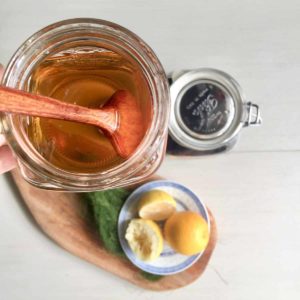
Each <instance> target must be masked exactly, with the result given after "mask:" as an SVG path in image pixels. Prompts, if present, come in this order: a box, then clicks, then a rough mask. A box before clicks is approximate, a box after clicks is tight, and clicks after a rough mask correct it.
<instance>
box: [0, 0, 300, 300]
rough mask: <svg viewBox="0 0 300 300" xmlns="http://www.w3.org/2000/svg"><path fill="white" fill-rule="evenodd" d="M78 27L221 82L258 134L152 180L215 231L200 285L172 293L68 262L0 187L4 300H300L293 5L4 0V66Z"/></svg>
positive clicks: (0, 26) (0, 22)
mask: <svg viewBox="0 0 300 300" xmlns="http://www.w3.org/2000/svg"><path fill="white" fill-rule="evenodd" d="M84 16H86V17H95V18H103V19H107V20H111V21H114V22H116V23H119V24H121V25H123V26H125V27H128V28H129V29H131V30H132V31H134V32H136V33H137V34H138V35H140V36H141V37H143V39H144V40H146V41H147V42H148V43H149V44H150V45H151V46H152V47H153V48H154V49H155V51H156V53H157V55H158V56H159V58H160V59H161V61H162V63H163V65H164V66H165V69H166V70H167V71H168V72H170V71H172V70H179V69H189V68H197V67H203V66H207V67H214V68H218V69H221V70H224V71H226V72H228V73H229V74H231V75H232V76H233V77H235V78H236V79H237V80H238V81H239V83H240V84H241V86H242V87H243V89H244V91H245V93H246V95H247V96H248V99H249V100H252V101H253V102H256V103H258V104H259V105H260V106H261V108H262V114H263V120H264V123H263V126H262V127H260V128H251V129H250V128H249V129H245V130H243V133H242V136H241V139H240V141H239V143H238V145H237V146H236V147H235V148H234V150H233V151H232V152H230V153H228V154H223V155H219V156H214V157H203V158H191V159H185V160H183V159H180V158H171V157H167V158H166V160H165V161H164V163H163V165H162V167H161V168H160V170H159V172H158V173H159V174H161V175H163V176H166V177H168V178H170V179H174V180H176V181H179V182H182V183H183V184H186V185H187V186H189V187H190V188H191V189H193V190H194V191H195V192H196V193H197V194H198V195H199V196H200V197H201V199H202V200H203V201H204V202H206V203H207V205H208V206H209V207H210V208H211V210H212V211H213V213H214V215H215V217H216V220H217V224H218V229H219V240H218V244H217V247H216V251H215V253H214V254H213V257H212V259H211V261H210V263H209V265H208V267H207V269H206V271H205V273H204V274H203V276H202V277H201V278H199V280H197V281H196V282H195V283H193V284H191V285H189V286H187V287H185V288H182V289H179V290H176V291H171V292H164V293H157V292H150V291H145V290H142V289H140V288H137V287H135V286H133V285H131V284H129V283H127V282H126V281H123V280H121V279H119V278H117V277H115V276H114V275H111V274H109V273H107V272H105V271H102V270H101V269H98V268H96V267H95V266H93V265H91V264H89V263H87V262H85V261H82V260H80V259H79V258H77V257H74V256H72V255H71V254H69V253H67V252H65V251H64V250H63V249H61V248H59V247H58V246H57V245H56V244H55V243H53V242H52V241H51V240H49V239H48V238H47V237H46V236H45V235H44V234H43V233H42V232H41V231H40V230H38V228H37V226H36V225H35V223H34V222H33V220H32V218H31V217H30V215H29V214H28V212H27V210H26V209H25V207H24V206H23V203H22V200H20V198H19V197H18V195H17V194H16V193H14V192H13V190H12V189H11V188H10V186H9V184H8V181H7V178H6V177H5V176H0V299H1V300H18V299H20V300H24V299H25V300H27V299H31V300H35V299H36V300H40V299H43V300H48V299H49V300H50V299H51V300H52V299H55V300H62V299H70V300H77V299H78V300H79V299H87V300H90V299H131V300H134V299H165V298H166V297H168V298H170V299H186V298H187V297H189V298H190V299H196V298H197V299H222V300H224V299H230V300H231V299H239V300H240V299H251V300H253V299H300V237H299V232H300V155H299V154H300V153H299V151H300V135H299V129H300V2H299V1H298V0H294V1H293V0H285V1H274V0H264V1H263V0H260V1H258V0H246V1H234V0H222V1H221V0H220V1H216V0H211V1H204V0H197V1H196V0H195V1H193V0H185V1H182V0H180V1H179V0H173V1H166V0H151V1H143V0H134V1H129V0H127V1H125V0H118V1H116V0H90V1H79V0H68V1H64V0H59V1H58V0H52V1H40V0H39V1H38V0H31V1H29V0H27V1H26V0H24V1H22V0H18V1H17V0H14V1H12V0H1V3H0V61H1V62H2V63H3V64H4V65H5V64H6V63H7V62H8V60H9V58H10V57H11V56H12V54H13V52H14V51H15V49H16V48H17V47H18V46H19V45H20V44H21V43H22V41H24V39H26V38H27V37H28V36H29V35H31V34H32V33H33V32H35V31H37V30H38V29H40V28H42V27H44V26H45V25H48V24H50V23H53V22H55V21H58V20H61V19H66V18H72V17H84Z"/></svg>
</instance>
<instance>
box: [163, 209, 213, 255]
mask: <svg viewBox="0 0 300 300" xmlns="http://www.w3.org/2000/svg"><path fill="white" fill-rule="evenodd" d="M164 235H165V238H166V240H167V242H168V244H169V245H170V246H171V247H172V248H173V249H174V250H175V251H177V252H179V253H181V254H184V255H194V254H197V253H199V252H201V251H203V250H204V249H205V248H206V246H207V244H208V241H209V230H208V225H207V223H206V221H205V220H204V219H203V218H202V216H200V215H199V214H197V213H195V212H192V211H184V212H177V213H175V214H173V215H172V216H171V217H170V218H169V219H168V220H167V221H166V223H165V226H164Z"/></svg>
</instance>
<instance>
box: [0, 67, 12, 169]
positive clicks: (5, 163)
mask: <svg viewBox="0 0 300 300" xmlns="http://www.w3.org/2000/svg"><path fill="white" fill-rule="evenodd" d="M2 75H3V66H2V65H1V64H0V81H1V77H2ZM15 166H16V160H15V158H14V157H13V154H12V152H11V150H10V149H9V147H8V146H7V145H5V137H4V135H2V134H0V174H2V173H5V172H7V171H10V170H11V169H13V168H14V167H15Z"/></svg>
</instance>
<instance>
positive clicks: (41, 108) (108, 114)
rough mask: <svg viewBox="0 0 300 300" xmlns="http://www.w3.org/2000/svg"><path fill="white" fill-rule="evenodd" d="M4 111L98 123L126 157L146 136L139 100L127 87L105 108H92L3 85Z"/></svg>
mask: <svg viewBox="0 0 300 300" xmlns="http://www.w3.org/2000/svg"><path fill="white" fill-rule="evenodd" d="M0 111H2V112H7V113H16V114H24V115H30V116H35V117H46V118H52V119H59V120H67V121H73V122H79V123H85V124H90V125H95V126H97V127H100V128H101V129H102V130H103V131H104V133H105V134H107V135H108V136H109V137H110V138H111V140H112V143H113V145H114V147H115V149H116V151H117V152H118V154H119V155H120V156H122V157H124V158H128V157H129V156H130V155H131V154H132V153H133V152H134V151H135V149H136V148H137V146H138V145H139V144H140V142H141V140H142V138H143V126H142V114H141V111H140V109H139V107H138V103H137V102H136V100H135V98H134V97H133V96H132V95H131V94H130V93H129V92H128V91H125V90H119V91H117V92H115V93H114V94H113V95H112V97H111V98H110V99H109V100H108V102H107V103H106V104H105V106H104V107H103V108H101V109H91V108H87V107H83V106H78V105H75V104H70V103H65V102H62V101H59V100H56V99H53V98H49V97H45V96H40V95H34V94H30V93H26V92H24V91H20V90H16V89H12V88H8V87H4V86H0Z"/></svg>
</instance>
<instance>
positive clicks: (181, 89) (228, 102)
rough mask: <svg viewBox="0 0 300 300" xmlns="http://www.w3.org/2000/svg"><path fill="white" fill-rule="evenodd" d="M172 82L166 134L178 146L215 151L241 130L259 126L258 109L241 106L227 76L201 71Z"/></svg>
mask: <svg viewBox="0 0 300 300" xmlns="http://www.w3.org/2000/svg"><path fill="white" fill-rule="evenodd" d="M173 80H174V81H173V82H172V84H171V87H170V91H171V106H172V107H171V116H170V123H169V133H170V136H171V137H172V139H173V140H174V141H175V142H176V143H178V144H179V145H181V146H183V147H186V148H188V149H192V150H196V151H211V150H215V149H219V148H221V147H224V146H226V145H227V144H228V143H230V142H231V141H232V140H233V139H234V137H235V136H236V135H237V134H238V132H239V131H240V129H241V128H242V127H243V126H253V125H259V124H261V116H260V111H259V107H258V106H257V105H256V104H252V103H250V102H249V103H245V97H244V95H243V93H242V90H241V88H240V86H239V84H238V83H237V82H236V81H235V80H234V79H233V78H232V77H231V76H230V75H228V74H226V73H224V72H222V71H219V70H215V69H208V68H203V69H197V70H192V71H183V72H180V73H177V75H176V76H174V77H173ZM245 105H246V107H245ZM245 119H246V120H245Z"/></svg>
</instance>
